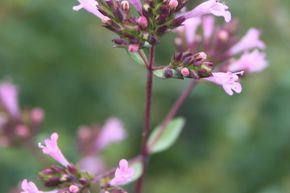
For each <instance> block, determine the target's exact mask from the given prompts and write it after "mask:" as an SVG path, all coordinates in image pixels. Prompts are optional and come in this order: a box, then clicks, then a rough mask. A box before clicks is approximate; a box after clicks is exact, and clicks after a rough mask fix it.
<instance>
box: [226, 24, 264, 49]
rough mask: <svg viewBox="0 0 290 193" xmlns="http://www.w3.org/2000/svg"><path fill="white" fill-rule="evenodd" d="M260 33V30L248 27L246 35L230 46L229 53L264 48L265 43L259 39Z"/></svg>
mask: <svg viewBox="0 0 290 193" xmlns="http://www.w3.org/2000/svg"><path fill="white" fill-rule="evenodd" d="M260 34H261V32H260V31H259V30H258V29H256V28H251V29H249V30H248V31H247V33H246V35H245V36H244V37H242V39H241V40H240V41H239V42H237V43H236V44H235V45H233V46H232V48H231V49H230V54H232V55H234V54H238V53H240V52H243V51H247V50H250V49H253V48H260V49H265V48H266V45H265V43H264V42H263V41H262V40H260Z"/></svg>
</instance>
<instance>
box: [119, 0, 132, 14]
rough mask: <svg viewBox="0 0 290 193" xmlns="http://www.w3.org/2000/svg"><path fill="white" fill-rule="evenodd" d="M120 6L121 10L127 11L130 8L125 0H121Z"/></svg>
mask: <svg viewBox="0 0 290 193" xmlns="http://www.w3.org/2000/svg"><path fill="white" fill-rule="evenodd" d="M121 7H122V10H124V11H129V10H130V4H129V2H128V1H126V0H125V1H122V2H121Z"/></svg>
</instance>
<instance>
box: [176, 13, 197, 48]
mask: <svg viewBox="0 0 290 193" xmlns="http://www.w3.org/2000/svg"><path fill="white" fill-rule="evenodd" d="M200 23H201V19H200V18H199V17H193V18H189V19H187V20H185V21H184V22H183V26H180V27H178V28H177V29H176V31H177V33H185V38H186V42H187V44H191V43H193V42H194V41H195V40H196V37H195V36H196V30H197V28H198V26H199V25H200Z"/></svg>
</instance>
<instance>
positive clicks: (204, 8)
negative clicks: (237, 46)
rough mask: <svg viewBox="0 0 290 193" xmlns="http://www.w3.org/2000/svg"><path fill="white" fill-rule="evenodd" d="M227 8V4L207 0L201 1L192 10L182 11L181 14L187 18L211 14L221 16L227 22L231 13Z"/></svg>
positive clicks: (216, 0)
mask: <svg viewBox="0 0 290 193" xmlns="http://www.w3.org/2000/svg"><path fill="white" fill-rule="evenodd" d="M228 8H229V7H228V6H226V5H225V4H223V3H220V2H219V1H218V0H208V1H206V2H203V3H201V4H200V5H198V6H197V7H195V8H194V9H193V10H191V11H188V12H186V13H184V14H183V16H184V17H185V18H186V19H188V18H191V17H199V16H202V15H206V14H213V15H215V16H222V17H224V19H225V21H226V22H229V21H230V20H231V13H230V12H229V11H228V10H227V9H228Z"/></svg>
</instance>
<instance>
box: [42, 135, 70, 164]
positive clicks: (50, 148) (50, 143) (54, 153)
mask: <svg viewBox="0 0 290 193" xmlns="http://www.w3.org/2000/svg"><path fill="white" fill-rule="evenodd" d="M57 140H58V134H57V133H53V134H51V136H50V139H45V140H44V144H45V146H43V145H42V144H41V143H39V144H38V146H39V147H40V148H41V149H42V152H43V153H44V154H47V155H49V156H51V157H52V158H53V159H54V160H56V161H57V162H59V163H60V164H62V165H63V166H65V167H67V166H68V165H70V164H69V162H68V161H67V160H66V158H65V157H64V155H63V154H62V152H61V150H60V148H59V147H58V144H57Z"/></svg>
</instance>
